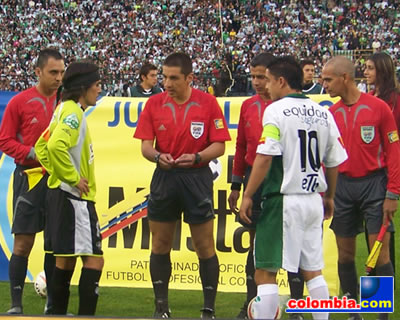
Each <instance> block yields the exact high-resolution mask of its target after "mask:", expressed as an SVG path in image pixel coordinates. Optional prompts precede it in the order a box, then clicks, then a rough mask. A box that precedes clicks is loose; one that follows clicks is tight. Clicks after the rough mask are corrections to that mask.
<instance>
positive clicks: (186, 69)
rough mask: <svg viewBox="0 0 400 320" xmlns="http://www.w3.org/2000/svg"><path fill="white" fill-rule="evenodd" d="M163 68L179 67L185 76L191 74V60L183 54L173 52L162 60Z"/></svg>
mask: <svg viewBox="0 0 400 320" xmlns="http://www.w3.org/2000/svg"><path fill="white" fill-rule="evenodd" d="M164 66H167V67H179V68H181V72H182V73H183V74H184V75H185V76H187V75H189V74H190V73H192V72H193V66H192V59H190V57H189V55H187V54H186V53H184V52H174V53H172V54H170V55H169V56H168V57H167V58H166V59H165V60H164Z"/></svg>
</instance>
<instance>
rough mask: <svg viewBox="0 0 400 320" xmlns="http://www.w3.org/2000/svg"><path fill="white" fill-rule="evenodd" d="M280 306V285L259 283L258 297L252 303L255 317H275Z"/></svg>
mask: <svg viewBox="0 0 400 320" xmlns="http://www.w3.org/2000/svg"><path fill="white" fill-rule="evenodd" d="M278 307H279V295H278V285H277V284H262V285H259V286H258V287H257V298H256V299H255V300H254V302H253V305H252V309H253V316H254V319H269V320H271V319H275V315H276V311H277V309H278Z"/></svg>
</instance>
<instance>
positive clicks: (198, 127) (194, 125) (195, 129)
mask: <svg viewBox="0 0 400 320" xmlns="http://www.w3.org/2000/svg"><path fill="white" fill-rule="evenodd" d="M190 133H191V134H192V137H193V138H195V139H199V138H200V137H201V136H202V135H203V133H204V122H193V121H192V122H191V124H190Z"/></svg>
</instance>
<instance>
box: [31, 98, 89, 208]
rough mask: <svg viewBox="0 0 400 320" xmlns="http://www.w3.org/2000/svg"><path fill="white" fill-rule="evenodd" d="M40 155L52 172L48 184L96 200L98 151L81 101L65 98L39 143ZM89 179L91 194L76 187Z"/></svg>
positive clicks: (36, 149) (37, 144)
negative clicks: (96, 152)
mask: <svg viewBox="0 0 400 320" xmlns="http://www.w3.org/2000/svg"><path fill="white" fill-rule="evenodd" d="M35 152H36V156H37V157H38V159H39V161H40V163H41V164H42V165H43V167H44V168H45V169H46V171H47V172H48V173H49V175H50V176H49V179H48V182H47V184H48V186H49V188H51V189H55V188H60V189H61V190H64V191H66V192H69V193H71V194H73V195H74V196H76V197H79V198H81V199H84V200H91V201H95V195H96V181H95V176H94V154H93V147H92V141H91V138H90V134H89V128H88V126H87V121H86V118H85V116H84V113H83V109H82V107H81V105H80V104H79V103H76V102H74V101H72V100H68V101H64V102H63V103H61V104H60V105H58V107H57V108H56V110H55V111H54V115H53V118H52V120H51V122H50V125H49V127H48V128H47V129H46V130H45V131H44V132H43V133H42V135H41V136H40V138H39V139H38V141H37V142H36V145H35ZM81 177H83V178H86V179H87V180H88V184H89V193H88V194H87V195H85V194H80V191H79V189H78V188H77V187H76V185H77V184H78V182H79V181H80V178H81Z"/></svg>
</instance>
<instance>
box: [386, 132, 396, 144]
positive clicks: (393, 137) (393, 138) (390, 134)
mask: <svg viewBox="0 0 400 320" xmlns="http://www.w3.org/2000/svg"><path fill="white" fill-rule="evenodd" d="M387 135H388V139H389V142H390V143H393V142H396V141H399V134H398V133H397V131H396V130H395V131H390V132H388V134H387Z"/></svg>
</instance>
